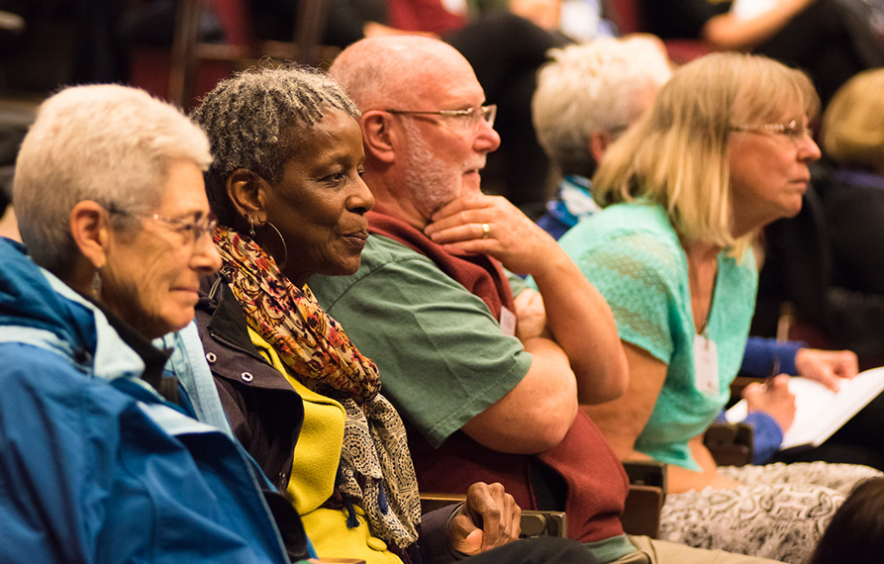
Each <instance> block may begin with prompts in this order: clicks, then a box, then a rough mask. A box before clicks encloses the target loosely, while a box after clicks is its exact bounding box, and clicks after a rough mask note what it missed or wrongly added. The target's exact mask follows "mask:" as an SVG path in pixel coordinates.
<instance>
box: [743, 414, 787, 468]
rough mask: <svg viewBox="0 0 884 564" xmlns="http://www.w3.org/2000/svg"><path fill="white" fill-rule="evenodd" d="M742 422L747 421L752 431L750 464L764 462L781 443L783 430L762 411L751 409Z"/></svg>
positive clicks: (778, 448) (774, 452)
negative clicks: (752, 443)
mask: <svg viewBox="0 0 884 564" xmlns="http://www.w3.org/2000/svg"><path fill="white" fill-rule="evenodd" d="M743 423H748V424H749V425H751V426H752V429H753V431H754V433H755V434H754V448H753V451H752V464H756V465H758V464H765V463H766V462H767V461H768V460H770V457H772V456H773V455H774V454H776V452H777V451H778V450H780V445H781V444H783V431H782V430H781V429H780V426H779V424H778V423H777V422H776V420H774V418H773V417H771V416H770V415H768V414H767V413H764V412H763V411H753V412H752V413H750V414H749V415H747V416H746V419H744V420H743Z"/></svg>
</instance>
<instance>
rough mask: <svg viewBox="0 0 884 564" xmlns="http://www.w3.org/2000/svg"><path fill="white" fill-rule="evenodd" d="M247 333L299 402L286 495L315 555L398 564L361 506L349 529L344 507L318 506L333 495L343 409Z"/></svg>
mask: <svg viewBox="0 0 884 564" xmlns="http://www.w3.org/2000/svg"><path fill="white" fill-rule="evenodd" d="M249 336H250V337H251V339H252V343H254V345H255V347H257V349H258V351H259V352H260V353H261V355H262V356H263V357H264V358H265V359H267V361H268V362H269V363H270V364H271V365H272V366H273V367H274V368H276V369H277V370H278V371H279V372H280V373H282V374H283V375H285V377H286V380H288V381H289V383H290V384H291V385H292V387H293V388H294V389H295V391H296V392H298V394H299V395H300V396H301V398H302V399H303V400H304V425H303V427H302V428H301V434H300V436H299V438H298V444H297V446H295V457H294V463H293V465H292V477H291V479H290V480H289V485H288V488H287V489H286V492H285V495H286V498H288V500H289V501H290V502H291V504H292V505H294V506H295V509H297V511H298V513H299V514H300V515H301V520H302V521H303V522H304V528H305V529H306V530H307V536H309V537H310V541H311V542H312V543H313V546H314V547H315V548H316V553H317V555H318V556H319V558H320V559H322V558H361V559H363V560H365V562H366V564H402V561H401V560H400V559H399V557H398V556H396V555H395V554H393V553H391V552H389V551H388V550H387V544H386V543H385V542H384V541H383V540H381V539H379V538H377V537H374V536H372V535H371V531H370V530H369V527H368V522H367V520H366V518H365V512H364V511H363V510H362V508H361V507H359V506H356V515H357V519H358V520H359V526H358V527H356V528H354V529H349V528H347V511H346V510H345V509H340V510H339V509H327V508H324V507H322V504H323V503H325V501H326V500H328V498H330V497H331V496H332V494H333V493H334V487H335V474H336V472H337V469H338V463H339V462H340V459H341V449H342V447H343V443H344V420H345V418H346V412H345V411H344V407H343V406H342V405H341V404H340V403H338V402H336V401H335V400H333V399H331V398H327V397H325V396H323V395H321V394H317V393H316V392H314V391H312V390H310V389H308V388H307V387H306V386H304V385H303V384H301V383H300V382H299V381H298V380H297V379H295V378H293V377H292V376H290V375H289V372H288V369H287V368H286V366H285V364H284V363H283V362H282V359H280V358H279V355H278V354H277V353H276V351H275V350H273V347H271V346H270V343H268V342H267V341H265V340H264V339H263V338H262V337H261V336H260V335H258V334H257V333H255V332H254V331H252V329H251V328H249Z"/></svg>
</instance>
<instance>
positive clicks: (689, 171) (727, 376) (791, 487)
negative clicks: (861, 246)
mask: <svg viewBox="0 0 884 564" xmlns="http://www.w3.org/2000/svg"><path fill="white" fill-rule="evenodd" d="M818 108H819V100H818V98H817V95H816V93H815V92H814V89H813V86H812V85H811V83H810V80H809V79H808V78H807V77H806V76H805V75H804V74H802V73H800V72H798V71H795V70H792V69H789V68H787V67H785V66H783V65H781V64H779V63H776V62H774V61H771V60H769V59H766V58H763V57H759V56H751V55H743V54H717V55H711V56H708V57H705V58H703V59H700V60H697V61H695V62H693V63H691V64H689V65H687V66H685V67H683V68H682V69H681V70H679V71H678V72H676V73H675V75H673V78H672V79H671V80H670V81H669V82H668V83H667V84H666V85H665V86H663V88H662V89H661V91H660V93H659V94H658V96H657V98H656V100H655V103H654V106H653V109H652V111H651V112H650V113H649V114H648V115H647V116H646V117H644V118H643V119H642V120H641V121H639V122H638V123H637V124H636V126H635V127H633V128H632V129H630V130H629V131H628V132H627V133H626V134H624V136H623V137H622V138H621V139H620V140H619V141H617V142H615V143H614V144H613V145H612V147H611V148H610V150H609V152H608V154H607V155H606V157H605V160H604V161H603V162H602V164H601V166H600V167H599V170H598V172H597V173H596V175H595V178H594V179H593V195H594V197H595V199H596V201H597V202H598V203H599V205H601V206H602V207H603V208H605V209H604V210H603V211H602V212H601V213H599V214H597V215H596V216H593V217H592V218H590V219H588V220H586V221H583V222H582V223H580V224H579V225H578V226H577V227H575V228H574V229H572V230H571V231H569V232H568V233H567V234H566V235H565V236H564V237H563V238H562V240H561V243H562V246H563V247H564V249H565V250H566V251H567V252H568V254H569V255H570V256H571V257H572V258H573V259H574V260H575V262H576V263H577V264H578V266H579V267H580V268H581V270H582V271H583V273H584V274H585V275H586V276H587V278H588V279H589V280H590V281H591V282H592V283H593V285H594V286H595V287H596V288H597V289H598V290H599V291H600V292H601V293H602V295H604V297H605V299H606V300H607V301H608V303H609V304H610V306H611V309H612V311H613V312H614V315H615V317H616V319H617V326H618V332H619V335H620V338H621V341H622V342H623V344H624V349H625V350H626V355H627V361H628V363H629V373H630V383H629V388H628V390H627V392H626V394H625V395H624V396H623V397H622V398H620V399H618V400H615V401H613V402H609V403H606V404H603V405H600V406H593V407H587V408H586V409H587V411H588V412H589V414H590V415H591V417H592V418H593V420H594V421H596V423H597V424H598V425H599V427H600V428H601V429H602V431H603V432H604V433H605V436H606V438H607V439H608V441H609V442H610V443H611V446H612V447H613V448H614V451H615V452H617V454H618V455H619V456H620V458H621V459H622V460H641V459H649V458H653V459H656V460H660V461H663V462H667V463H669V467H670V469H669V478H670V482H669V491H670V494H675V495H670V496H669V497H668V498H667V504H666V507H665V508H664V513H663V519H664V523H663V531H662V534H663V537H662V538H665V539H667V540H675V541H679V542H684V543H687V544H691V545H693V546H702V547H704V548H720V549H724V550H728V551H732V552H743V553H746V554H754V555H757V556H763V557H766V558H773V559H776V560H783V561H786V562H795V563H799V562H803V561H804V559H805V557H806V556H807V555H808V554H809V553H810V551H811V550H812V549H813V546H814V545H815V543H816V541H817V540H818V539H819V536H820V534H821V533H822V531H823V530H824V528H825V525H826V523H827V522H828V519H829V518H830V517H831V515H832V513H833V512H834V511H835V509H836V508H837V506H838V505H839V504H840V503H841V502H842V501H843V499H844V494H845V493H846V492H847V491H849V490H850V489H851V488H852V487H853V485H854V484H855V483H856V482H857V481H858V480H861V479H863V478H865V477H868V476H872V475H875V474H876V473H877V472H876V471H874V470H871V469H867V468H864V467H856V466H840V465H839V466H833V465H826V464H824V463H815V464H805V465H793V466H785V465H771V466H757V467H756V466H751V467H746V468H743V469H735V468H727V469H723V468H717V467H716V465H715V463H714V461H713V460H712V457H711V456H710V454H709V452H708V451H707V450H706V449H705V447H704V446H703V443H702V437H703V432H704V431H705V429H706V428H707V427H708V425H709V424H710V423H711V422H712V421H713V420H714V419H715V417H716V415H717V414H718V413H719V411H720V410H721V408H722V407H723V406H724V404H725V403H726V402H727V399H728V397H729V394H730V390H729V384H730V382H731V380H732V379H733V378H734V376H736V373H737V370H738V369H739V366H740V362H741V359H742V356H743V351H744V349H745V345H746V338H747V334H748V329H749V322H750V320H751V318H752V312H753V309H754V298H755V291H756V287H757V277H758V274H757V270H756V267H755V260H754V256H753V253H752V248H751V245H750V243H751V241H752V237H753V234H754V233H755V232H756V231H757V230H758V229H759V228H761V227H763V226H764V225H766V224H767V223H769V222H771V221H774V220H775V219H778V218H781V217H788V216H792V215H795V214H797V213H798V212H799V211H800V209H801V204H802V196H803V194H804V192H805V190H806V189H807V182H808V180H809V178H810V174H809V171H808V164H809V163H810V162H812V161H815V160H817V159H819V157H820V151H819V148H818V147H817V146H816V144H815V143H814V141H813V139H811V137H810V135H809V132H808V128H807V126H808V123H809V121H810V119H811V118H812V117H813V116H815V115H816V113H817V111H818ZM767 393H768V395H769V397H770V398H771V400H774V399H776V398H777V397H778V396H781V395H782V394H788V387H787V377H785V376H781V377H779V378H778V379H777V380H775V381H774V382H773V383H772V384H771V387H770V389H769V390H767ZM772 403H774V402H773V401H772ZM784 403H785V404H786V405H788V402H780V405H782V404H784ZM772 414H773V413H772ZM773 415H774V416H775V417H776V418H777V419H778V422H779V423H780V425H781V427H782V428H783V429H787V428H788V427H789V425H791V421H792V418H793V416H794V413H793V411H791V410H790V409H785V410H783V409H781V410H780V411H779V412H778V413H776V414H773ZM709 488H711V489H709Z"/></svg>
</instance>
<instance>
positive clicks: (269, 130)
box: [190, 65, 361, 225]
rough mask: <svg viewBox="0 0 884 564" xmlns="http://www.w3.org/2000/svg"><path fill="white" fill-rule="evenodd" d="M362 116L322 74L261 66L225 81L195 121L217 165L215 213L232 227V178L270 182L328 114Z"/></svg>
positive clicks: (210, 186) (211, 190)
mask: <svg viewBox="0 0 884 564" xmlns="http://www.w3.org/2000/svg"><path fill="white" fill-rule="evenodd" d="M328 108H334V109H337V110H341V111H343V112H344V113H346V114H347V115H349V116H350V117H352V118H353V119H356V120H358V119H359V116H360V115H361V114H360V112H359V109H358V108H357V107H356V104H355V103H353V100H351V99H350V97H349V96H347V94H346V93H345V92H344V89H343V88H342V87H341V86H340V85H339V84H338V83H337V82H335V81H334V80H333V79H332V78H331V77H329V76H328V75H327V74H325V73H324V72H322V71H319V70H316V69H313V68H311V67H303V66H297V65H291V66H286V67H281V68H262V67H257V68H253V69H250V70H248V71H245V72H242V73H238V74H236V75H234V76H233V77H232V78H229V79H227V80H224V81H222V82H221V83H219V84H218V86H216V87H215V88H214V90H212V91H211V92H209V93H208V94H206V96H205V97H203V98H202V100H201V101H200V105H199V107H197V108H196V109H195V110H194V111H193V113H192V114H191V116H190V119H191V120H192V121H193V122H194V123H196V124H197V125H199V126H200V127H202V128H203V130H204V131H205V132H206V134H207V135H208V136H209V141H210V142H211V145H212V155H213V157H214V161H213V162H212V165H211V166H210V167H209V170H208V171H207V172H206V174H205V179H206V193H207V195H208V198H209V205H210V206H211V207H212V211H213V212H214V213H215V215H216V216H217V218H218V221H220V222H221V223H222V224H225V225H231V224H232V222H233V220H234V219H235V217H236V211H235V210H234V208H233V204H232V203H231V201H230V198H229V197H228V196H227V187H226V184H227V178H228V177H229V176H230V174H231V173H232V172H233V171H235V170H237V169H240V168H242V169H246V170H250V171H252V172H254V173H256V174H258V175H260V176H261V177H262V178H263V179H265V180H267V181H268V182H273V181H274V180H276V179H277V178H278V177H279V176H280V175H281V174H282V169H283V166H284V165H285V163H286V161H288V160H289V159H291V158H293V157H295V156H296V155H297V153H298V150H299V149H300V146H301V142H302V140H303V137H304V135H303V133H304V130H305V129H306V130H309V129H310V128H312V127H313V126H314V125H315V124H316V123H317V122H318V121H320V120H322V118H323V117H325V114H324V113H323V110H326V109H328Z"/></svg>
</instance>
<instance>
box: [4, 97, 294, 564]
mask: <svg viewBox="0 0 884 564" xmlns="http://www.w3.org/2000/svg"><path fill="white" fill-rule="evenodd" d="M210 161H211V156H210V153H209V143H208V140H207V139H206V136H205V134H204V133H203V132H202V131H200V130H199V128H197V127H196V126H194V125H193V124H191V123H190V122H188V120H187V118H186V117H184V116H183V115H182V114H181V113H180V112H179V111H178V110H176V109H175V108H174V107H172V106H171V105H168V104H165V103H162V102H160V101H158V100H155V99H152V98H151V97H150V96H149V95H147V94H146V93H145V92H142V91H139V90H136V89H132V88H126V87H123V86H116V85H93V86H83V87H75V88H68V89H65V90H62V91H61V92H60V93H58V94H56V95H54V96H52V97H51V98H49V99H48V100H47V101H46V102H44V103H43V104H42V105H41V106H40V109H39V113H38V116H37V121H36V123H34V125H33V126H32V127H31V129H30V131H29V132H28V134H27V136H26V137H25V139H24V142H23V143H22V146H21V150H20V152H19V155H18V159H17V161H16V172H15V180H14V199H15V202H16V212H17V214H18V219H19V227H20V229H21V236H22V240H23V241H24V243H25V244H26V245H27V252H26V251H25V248H24V247H23V246H21V245H20V244H17V243H13V242H11V241H9V240H5V239H4V240H0V262H2V264H3V268H2V269H0V384H2V386H3V394H2V395H0V507H2V511H0V527H2V529H3V542H0V561H2V562H47V563H49V562H58V563H62V562H108V563H120V564H122V563H124V562H136V561H157V560H161V561H163V562H170V563H180V564H185V563H187V564H193V563H199V562H202V563H207V564H208V563H210V562H211V563H213V564H218V563H225V562H226V563H230V564H240V563H242V562H255V563H267V564H271V563H274V564H286V563H288V562H289V561H290V558H291V559H292V560H302V559H306V558H307V557H308V556H309V548H308V541H307V538H306V536H305V534H304V529H303V526H302V525H301V522H300V520H299V518H298V515H297V514H296V513H295V512H294V511H291V509H290V508H288V510H286V508H287V507H288V506H287V504H285V503H284V502H283V503H278V502H277V503H273V502H274V500H277V501H282V499H281V497H280V496H279V494H277V493H276V492H275V490H274V489H273V488H272V486H270V484H269V483H267V482H266V480H265V479H264V478H263V476H262V475H261V472H260V469H259V468H258V467H257V466H254V465H253V464H252V463H251V462H250V461H249V460H248V458H247V457H246V456H245V455H244V453H243V452H242V451H241V447H239V445H238V444H237V442H236V440H235V439H234V438H233V435H232V433H231V431H230V427H229V426H228V424H227V420H226V418H225V417H224V413H223V411H222V409H221V403H220V401H219V399H218V394H217V392H216V391H215V389H214V386H213V385H212V381H211V376H210V374H209V371H208V367H207V366H206V365H205V363H204V360H203V358H204V357H203V350H202V347H201V346H200V343H199V337H198V335H197V333H196V327H195V326H194V325H193V323H192V321H193V316H194V305H195V304H196V302H197V298H198V295H197V290H198V289H199V282H200V278H201V277H203V276H207V275H210V274H212V273H213V272H215V271H216V270H217V269H218V267H219V266H220V265H221V260H220V258H219V257H218V253H217V252H216V251H215V248H214V247H213V246H212V243H211V240H210V234H211V232H212V230H213V229H214V225H215V221H214V218H213V216H212V215H211V213H210V211H209V204H208V202H207V200H206V195H205V191H204V188H203V180H202V170H203V169H205V168H206V167H208V165H209V162H210ZM265 500H266V501H265ZM268 504H269V506H268ZM269 507H274V508H275V509H276V510H277V511H276V512H275V513H273V514H272V513H271V512H270V511H269Z"/></svg>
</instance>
